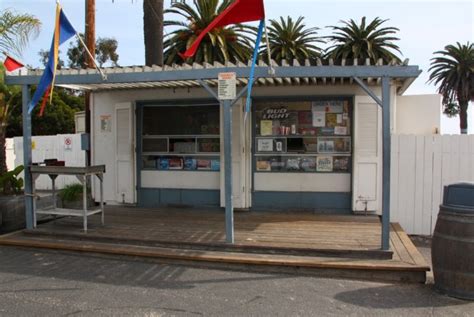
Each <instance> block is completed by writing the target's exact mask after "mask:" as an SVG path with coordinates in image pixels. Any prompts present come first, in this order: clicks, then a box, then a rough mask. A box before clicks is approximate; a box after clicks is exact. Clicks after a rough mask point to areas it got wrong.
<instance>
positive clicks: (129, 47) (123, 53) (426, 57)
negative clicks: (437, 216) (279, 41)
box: [0, 0, 474, 133]
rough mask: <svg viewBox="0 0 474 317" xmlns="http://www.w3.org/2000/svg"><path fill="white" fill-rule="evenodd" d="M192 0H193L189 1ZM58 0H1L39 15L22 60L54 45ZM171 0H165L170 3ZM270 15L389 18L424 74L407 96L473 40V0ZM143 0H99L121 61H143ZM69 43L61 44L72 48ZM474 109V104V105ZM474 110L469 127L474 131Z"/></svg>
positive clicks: (329, 20) (282, 7) (72, 4)
mask: <svg viewBox="0 0 474 317" xmlns="http://www.w3.org/2000/svg"><path fill="white" fill-rule="evenodd" d="M187 1H188V2H191V0H187ZM55 2H56V1H55V0H0V8H1V9H4V8H12V9H14V10H16V11H18V12H28V13H31V14H33V15H35V16H37V17H38V18H39V19H40V20H41V21H42V23H43V26H42V30H41V34H40V36H39V37H38V38H37V39H36V40H34V41H32V42H31V44H30V46H29V47H28V50H27V51H26V52H25V53H24V54H23V57H22V60H23V61H24V62H25V63H27V64H29V65H32V66H34V67H39V66H40V63H39V56H38V51H39V50H40V49H46V48H48V47H49V44H50V43H51V37H52V34H53V21H54V14H55ZM170 2H171V0H165V5H166V6H169V5H170ZM61 4H62V6H63V9H64V11H65V12H66V15H67V16H68V18H69V20H70V21H71V23H72V24H73V25H74V26H75V28H76V30H77V31H79V32H83V30H84V1H83V0H63V1H61ZM265 5H266V15H267V18H269V19H273V18H278V17H280V16H282V15H283V16H286V15H290V16H292V17H295V18H296V17H298V16H304V17H305V20H306V23H307V25H308V26H317V27H320V28H321V30H320V35H328V34H329V33H330V30H329V29H326V28H325V26H328V25H335V24H338V22H339V21H340V20H347V19H351V18H352V19H356V20H360V18H361V17H362V16H367V18H368V19H373V18H374V17H377V16H378V17H381V18H383V19H389V21H388V22H387V23H386V25H389V26H395V27H398V28H399V29H400V32H399V34H398V35H399V38H400V39H401V40H400V41H399V42H398V45H399V46H400V48H401V51H402V52H403V58H408V59H410V64H412V65H418V66H420V68H421V69H422V70H423V74H422V75H421V76H420V77H419V78H418V79H417V80H416V81H415V83H414V84H413V85H412V86H411V87H410V89H409V90H408V91H407V92H406V94H427V93H435V87H433V86H432V85H428V84H427V83H426V81H427V78H428V74H427V70H428V68H429V63H430V58H431V57H432V53H433V52H434V51H437V50H441V49H443V47H444V46H445V45H447V44H450V43H455V42H457V41H459V42H461V43H466V42H467V41H471V42H473V41H474V2H473V1H470V0H461V1H456V0H454V1H433V0H431V1H428V0H424V1H423V0H418V1H409V0H399V1H383V0H378V1H377V0H365V1H356V0H354V1H349V0H333V1H318V0H291V1H289V0H266V2H265ZM142 7H143V2H142V0H115V1H114V3H112V0H96V9H97V12H96V32H97V36H98V37H114V38H116V39H117V40H118V42H119V48H118V53H119V55H120V58H119V64H120V65H121V66H126V65H142V64H143V63H144V48H143V30H142V27H143V22H142V19H143V12H142V9H143V8H142ZM67 47H68V44H64V45H63V46H62V51H63V52H66V51H67ZM471 108H473V107H471ZM473 117H474V111H473V112H472V115H471V116H470V119H469V123H470V124H469V126H470V127H471V128H473V130H471V131H472V132H474V118H473ZM442 130H443V132H445V133H448V132H457V130H458V128H457V120H443V129H442Z"/></svg>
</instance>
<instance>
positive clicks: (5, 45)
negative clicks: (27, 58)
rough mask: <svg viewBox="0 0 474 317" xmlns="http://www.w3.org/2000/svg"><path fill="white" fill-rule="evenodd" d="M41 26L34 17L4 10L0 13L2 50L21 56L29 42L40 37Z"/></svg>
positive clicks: (0, 47) (0, 48) (0, 43)
mask: <svg viewBox="0 0 474 317" xmlns="http://www.w3.org/2000/svg"><path fill="white" fill-rule="evenodd" d="M40 26H41V22H40V20H38V19H37V18H36V17H34V16H32V15H29V14H18V13H15V12H13V11H11V10H10V9H6V10H4V11H3V12H2V13H0V50H1V51H6V52H7V53H9V54H13V55H18V56H21V51H22V50H23V49H24V48H25V47H26V45H27V44H28V40H29V39H30V38H32V37H36V36H38V34H39V30H40Z"/></svg>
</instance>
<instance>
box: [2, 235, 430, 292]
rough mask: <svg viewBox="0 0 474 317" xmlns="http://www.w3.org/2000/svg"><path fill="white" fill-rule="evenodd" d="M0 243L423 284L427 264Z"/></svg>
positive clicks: (12, 239) (41, 239)
mask: <svg viewBox="0 0 474 317" xmlns="http://www.w3.org/2000/svg"><path fill="white" fill-rule="evenodd" d="M0 245H8V246H20V247H32V248H45V249H52V250H63V251H79V252H91V253H98V254H106V255H123V256H134V257H141V258H148V259H155V260H159V261H161V262H167V263H168V262H171V263H178V264H186V265H198V266H206V267H208V266H210V267H217V268H236V269H245V270H248V269H252V270H256V271H264V272H288V273H293V272H297V273H303V274H311V275H316V276H325V277H341V278H352V279H369V280H384V281H392V282H393V281H395V282H416V283H424V282H425V279H426V271H427V270H429V268H427V267H423V266H414V265H409V264H407V263H404V262H402V261H396V260H380V259H379V260H374V259H371V260H366V259H354V258H341V257H328V256H325V257H318V256H299V255H283V254H262V253H242V252H228V251H215V250H196V249H185V248H173V247H163V246H146V245H136V244H135V245H134V244H123V243H110V242H98V241H85V240H78V239H68V238H64V237H61V238H57V237H47V236H38V235H37V236H32V235H31V234H24V233H22V232H18V233H15V234H12V235H7V236H3V237H0Z"/></svg>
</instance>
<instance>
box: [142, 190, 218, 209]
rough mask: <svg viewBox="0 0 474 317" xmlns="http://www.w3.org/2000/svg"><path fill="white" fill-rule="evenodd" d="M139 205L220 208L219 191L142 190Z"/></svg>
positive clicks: (145, 206) (150, 206) (146, 206)
mask: <svg viewBox="0 0 474 317" xmlns="http://www.w3.org/2000/svg"><path fill="white" fill-rule="evenodd" d="M140 195H141V197H140V198H141V199H140V201H139V203H138V206H139V207H143V208H158V207H166V206H190V207H220V202H221V196H220V195H221V194H220V191H219V190H193V189H166V188H142V189H141V190H140Z"/></svg>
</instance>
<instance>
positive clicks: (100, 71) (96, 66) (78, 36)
mask: <svg viewBox="0 0 474 317" xmlns="http://www.w3.org/2000/svg"><path fill="white" fill-rule="evenodd" d="M76 37H77V38H78V39H79V42H81V44H82V46H84V49H85V50H86V52H87V54H88V55H89V57H90V58H91V60H92V61H93V62H94V65H95V68H97V70H98V71H99V73H100V74H101V75H102V79H103V80H107V75H105V74H104V73H103V72H102V70H101V69H100V67H99V66H98V65H97V62H96V60H95V58H94V56H92V54H91V52H90V51H89V49H88V48H87V45H86V43H84V41H83V40H82V38H81V36H80V35H79V33H77V32H76Z"/></svg>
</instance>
